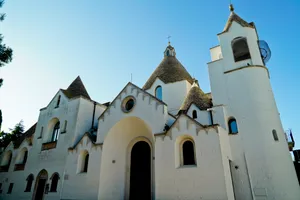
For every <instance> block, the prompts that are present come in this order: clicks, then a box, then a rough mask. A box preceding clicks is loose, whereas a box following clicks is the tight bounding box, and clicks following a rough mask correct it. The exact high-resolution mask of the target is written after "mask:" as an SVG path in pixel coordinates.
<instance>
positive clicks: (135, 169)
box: [129, 141, 151, 200]
mask: <svg viewBox="0 0 300 200" xmlns="http://www.w3.org/2000/svg"><path fill="white" fill-rule="evenodd" d="M129 199H130V200H136V199H143V200H150V199H151V149H150V146H149V144H148V143H147V142H145V141H139V142H137V143H135V145H134V146H133V147H132V150H131V159H130V192H129Z"/></svg>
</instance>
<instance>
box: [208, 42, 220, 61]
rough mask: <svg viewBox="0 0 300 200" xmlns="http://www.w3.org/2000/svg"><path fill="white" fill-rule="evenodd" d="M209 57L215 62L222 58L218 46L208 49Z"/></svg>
mask: <svg viewBox="0 0 300 200" xmlns="http://www.w3.org/2000/svg"><path fill="white" fill-rule="evenodd" d="M210 57H211V60H212V61H216V60H219V59H221V58H222V52H221V47H220V45H218V46H215V47H212V48H211V49H210Z"/></svg>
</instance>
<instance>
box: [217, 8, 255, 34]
mask: <svg viewBox="0 0 300 200" xmlns="http://www.w3.org/2000/svg"><path fill="white" fill-rule="evenodd" d="M233 21H235V22H236V23H238V24H240V25H241V26H243V27H249V28H255V25H254V23H253V22H250V23H248V22H246V21H245V20H243V19H242V18H241V17H240V16H238V15H237V14H236V13H235V12H231V13H230V16H229V18H228V20H227V23H226V25H225V27H224V30H223V32H222V33H225V32H227V31H228V30H229V28H230V27H231V25H232V22H233Z"/></svg>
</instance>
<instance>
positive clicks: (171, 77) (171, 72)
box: [143, 45, 193, 90]
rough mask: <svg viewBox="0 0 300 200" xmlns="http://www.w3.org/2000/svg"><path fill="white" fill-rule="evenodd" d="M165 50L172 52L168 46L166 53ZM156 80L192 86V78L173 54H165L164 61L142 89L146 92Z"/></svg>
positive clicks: (171, 48) (172, 49)
mask: <svg viewBox="0 0 300 200" xmlns="http://www.w3.org/2000/svg"><path fill="white" fill-rule="evenodd" d="M167 50H170V51H174V48H173V47H172V46H171V45H169V46H168V47H167V49H166V51H167ZM166 51H165V52H166ZM156 78H159V79H160V80H161V81H162V82H164V83H174V82H177V81H183V80H186V81H188V82H190V83H191V84H193V78H192V77H191V75H190V74H189V73H188V72H187V71H186V69H185V68H184V66H183V65H182V64H181V63H180V62H179V61H178V60H177V58H176V57H175V54H173V55H168V54H165V56H164V59H163V60H162V61H161V63H160V64H159V65H158V67H157V68H156V69H155V71H154V72H153V73H152V75H151V76H150V78H149V79H148V80H147V82H146V83H145V85H144V86H143V89H144V90H148V89H149V88H150V87H151V86H152V84H153V83H154V81H155V80H156Z"/></svg>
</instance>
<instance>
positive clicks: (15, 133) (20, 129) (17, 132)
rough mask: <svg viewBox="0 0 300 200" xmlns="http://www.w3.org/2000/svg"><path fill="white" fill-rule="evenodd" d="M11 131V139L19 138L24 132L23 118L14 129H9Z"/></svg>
mask: <svg viewBox="0 0 300 200" xmlns="http://www.w3.org/2000/svg"><path fill="white" fill-rule="evenodd" d="M9 130H10V131H11V133H10V134H11V140H12V141H16V140H17V139H19V138H20V137H21V136H22V135H23V133H24V125H23V120H21V121H20V122H19V123H17V124H16V125H15V127H14V128H13V129H9Z"/></svg>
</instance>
